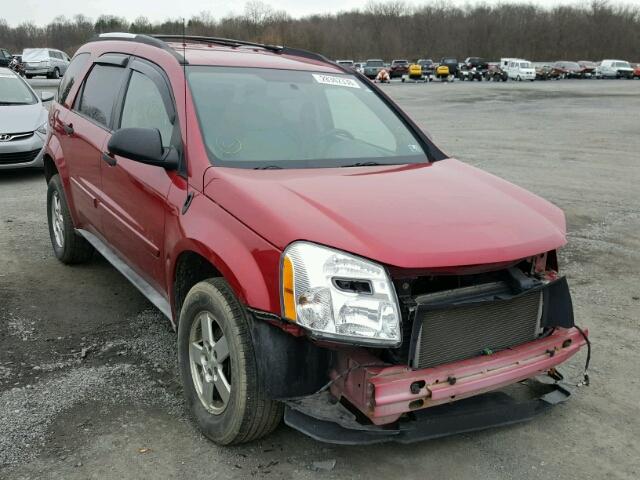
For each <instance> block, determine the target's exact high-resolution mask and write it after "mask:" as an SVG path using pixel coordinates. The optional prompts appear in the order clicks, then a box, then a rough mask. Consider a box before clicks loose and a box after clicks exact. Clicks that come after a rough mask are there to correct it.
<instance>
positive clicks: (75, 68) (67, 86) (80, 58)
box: [58, 53, 90, 104]
mask: <svg viewBox="0 0 640 480" xmlns="http://www.w3.org/2000/svg"><path fill="white" fill-rule="evenodd" d="M89 57H90V55H89V53H79V54H78V55H76V56H75V57H73V60H71V63H70V64H69V67H68V68H67V71H66V72H65V74H64V77H63V78H62V82H60V87H59V88H58V102H59V103H60V104H66V101H67V98H68V97H69V92H70V91H71V88H72V87H73V86H74V85H75V84H76V82H77V81H78V76H79V75H80V74H81V73H82V72H83V71H84V69H85V67H86V66H87V63H88V62H89Z"/></svg>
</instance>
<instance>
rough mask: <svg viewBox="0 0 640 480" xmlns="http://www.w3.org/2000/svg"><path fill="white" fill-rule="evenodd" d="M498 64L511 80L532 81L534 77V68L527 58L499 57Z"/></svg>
mask: <svg viewBox="0 0 640 480" xmlns="http://www.w3.org/2000/svg"><path fill="white" fill-rule="evenodd" d="M500 66H501V68H502V70H504V71H505V72H506V73H507V77H508V78H509V79H511V80H517V81H519V82H520V81H522V80H529V81H531V82H533V81H534V80H535V79H536V69H535V68H533V65H532V64H531V62H530V61H529V60H523V59H522V58H501V59H500Z"/></svg>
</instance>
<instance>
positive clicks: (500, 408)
mask: <svg viewBox="0 0 640 480" xmlns="http://www.w3.org/2000/svg"><path fill="white" fill-rule="evenodd" d="M529 383H530V385H529V386H528V387H529V388H532V389H533V390H542V391H545V392H546V393H541V394H539V395H537V396H534V397H533V398H529V399H526V400H522V399H518V398H517V395H510V394H508V393H506V392H502V391H498V392H489V393H485V394H482V395H478V396H476V397H472V398H467V399H464V400H460V401H458V402H454V403H450V404H447V405H441V406H438V407H434V408H427V409H424V410H420V411H418V412H415V413H413V414H412V417H413V418H412V419H411V420H407V421H400V422H397V424H396V425H394V426H393V427H392V428H389V427H386V426H384V427H383V426H376V425H360V424H359V423H358V422H356V420H355V416H354V415H353V414H352V413H351V412H349V410H347V409H346V408H345V407H344V406H342V405H341V404H340V403H337V404H335V405H333V406H332V408H334V409H335V410H334V412H333V414H329V412H328V411H327V409H328V408H329V407H326V408H324V409H321V410H320V412H319V411H318V410H315V409H314V410H309V409H308V408H306V407H308V406H309V404H307V405H300V404H297V403H296V402H295V401H293V402H292V401H289V402H287V406H286V409H285V415H284V421H285V423H286V424H287V425H289V426H290V427H292V428H295V429H296V430H298V431H300V432H302V433H304V434H306V435H308V436H310V437H312V438H314V439H316V440H319V441H321V442H327V443H334V444H339V445H367V444H374V443H384V442H397V443H413V442H419V441H424V440H431V439H436V438H440V437H445V436H449V435H455V434H459V433H465V432H472V431H476V430H483V429H486V428H491V427H499V426H506V425H511V424H514V423H519V422H524V421H527V420H530V419H531V418H533V417H534V416H536V415H538V414H540V413H542V412H544V411H546V410H547V409H548V408H549V407H551V406H552V405H555V404H558V403H561V402H563V401H565V400H566V399H567V398H569V396H570V395H571V393H570V391H569V390H568V389H566V388H564V387H563V386H561V385H559V384H543V383H542V382H538V381H530V382H529ZM320 395H322V394H320ZM317 401H322V402H324V403H325V405H328V399H327V398H326V397H322V398H318V399H317Z"/></svg>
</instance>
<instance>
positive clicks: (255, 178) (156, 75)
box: [44, 34, 588, 444]
mask: <svg viewBox="0 0 640 480" xmlns="http://www.w3.org/2000/svg"><path fill="white" fill-rule="evenodd" d="M58 98H59V99H58V102H59V103H56V104H55V105H54V106H53V108H52V109H51V112H50V117H49V121H50V125H51V128H50V135H49V138H48V141H47V145H46V150H45V156H44V161H45V172H46V179H47V182H48V194H47V205H48V210H47V212H48V219H49V230H50V234H51V241H52V244H53V249H54V252H55V255H56V256H57V258H58V259H59V260H60V261H62V262H63V263H66V264H74V263H79V262H85V261H88V260H89V259H90V258H91V257H92V254H93V252H94V251H95V250H97V251H98V252H99V253H100V254H101V255H102V256H104V257H105V258H106V259H108V260H109V261H110V262H111V263H112V264H113V265H114V266H115V267H116V268H117V269H118V270H120V272H122V274H123V275H124V276H125V277H127V278H128V279H129V280H130V281H131V282H132V283H133V284H134V285H135V286H136V287H137V288H138V289H140V291H141V292H142V293H143V294H144V295H146V296H147V297H148V298H149V300H150V301H151V302H153V303H154V304H155V305H156V306H157V307H158V308H159V309H160V310H161V311H162V312H163V313H164V314H165V315H166V316H167V317H168V318H169V320H170V321H171V322H172V324H173V326H174V327H175V328H176V329H177V341H178V346H179V348H178V352H179V364H180V374H181V377H182V381H183V384H184V392H185V396H186V401H187V405H188V408H189V409H190V411H191V412H192V414H193V417H194V419H195V421H196V423H197V424H198V426H199V427H200V428H201V429H202V431H203V432H204V434H205V435H206V436H207V437H209V438H210V439H212V440H214V441H215V442H218V443H220V444H231V443H239V442H245V441H249V440H252V439H255V438H258V437H260V436H263V435H265V434H267V433H269V432H270V431H272V430H273V429H274V428H275V427H276V426H277V425H278V423H279V422H280V421H281V419H282V417H283V415H284V420H285V422H286V423H287V424H288V425H290V426H291V427H293V428H296V429H298V430H300V431H302V432H304V433H306V434H308V435H311V436H312V437H314V438H317V439H320V440H324V441H329V442H336V443H371V442H382V441H388V440H392V441H399V442H410V441H415V440H420V439H426V438H434V437H439V436H442V435H445V434H451V433H456V432H462V431H468V430H475V429H479V428H485V427H489V426H495V425H501V424H507V423H513V422H516V421H519V420H525V419H528V418H530V417H531V416H532V415H533V414H535V413H537V412H539V411H541V410H543V409H544V408H545V407H546V406H548V405H551V404H554V403H557V402H559V401H562V400H564V399H565V398H567V396H568V395H569V393H568V391H567V390H566V389H565V388H564V387H562V386H561V385H560V384H559V383H554V380H552V379H555V380H557V379H559V376H558V375H559V374H558V373H557V371H556V370H555V367H556V366H557V365H558V364H560V363H562V362H564V361H565V360H567V359H568V358H569V357H571V356H572V355H574V354H575V353H576V352H577V351H578V350H579V349H580V348H581V347H582V346H583V345H585V343H587V344H588V340H587V336H586V333H584V332H583V331H582V330H580V329H579V328H578V327H576V326H575V325H574V319H573V313H572V306H571V297H570V294H569V290H568V286H567V282H566V279H565V278H564V277H562V276H560V275H559V274H558V265H557V255H556V249H558V248H560V247H561V246H563V245H564V244H565V242H566V237H565V219H564V215H563V213H562V211H560V209H558V208H557V207H555V206H553V205H551V204H549V203H548V202H546V201H544V200H542V199H541V198H539V197H537V196H535V195H533V194H531V193H528V192H526V191H524V190H523V189H521V188H519V187H516V186H514V185H512V184H510V183H508V182H506V181H504V180H500V179H499V178H496V177H494V176H492V175H490V174H488V173H485V172H483V171H481V170H478V169H476V168H474V167H471V166H469V165H467V164H465V163H462V162H460V161H458V160H455V159H453V158H448V157H447V156H446V155H445V154H444V153H443V152H442V151H441V150H440V149H439V148H438V147H436V146H435V145H434V144H433V143H432V141H431V140H430V139H429V138H428V137H427V136H426V135H425V134H424V133H423V132H422V131H421V130H420V129H419V128H418V127H417V126H416V125H415V124H414V123H413V122H412V121H411V119H410V118H409V117H408V116H407V115H406V114H405V113H403V112H402V110H400V108H398V106H397V105H395V104H394V103H393V101H391V100H390V99H389V98H388V97H387V96H386V95H385V94H384V93H383V92H382V91H381V90H380V89H379V88H378V87H376V86H375V85H373V84H372V83H371V82H370V81H368V80H367V79H366V78H365V77H364V76H362V75H360V74H358V73H356V72H354V71H353V70H352V69H348V68H343V67H341V66H339V65H337V64H335V63H333V62H330V61H328V60H327V59H326V58H324V57H323V56H321V55H317V54H313V53H310V52H306V51H302V50H296V49H291V48H283V47H276V46H270V45H259V44H252V43H248V42H242V41H236V40H228V39H218V38H205V37H177V36H159V37H150V36H145V35H130V34H106V35H101V36H100V37H98V38H96V39H95V40H94V41H91V42H90V43H88V44H86V45H84V46H83V47H82V48H80V49H79V50H78V52H77V53H76V55H75V57H74V59H73V61H72V62H71V65H70V67H69V70H68V72H67V74H66V75H65V76H64V79H63V80H62V83H61V85H60V91H59V97H58ZM544 374H549V375H550V376H551V377H552V379H550V380H551V381H548V382H542V381H539V380H534V377H536V376H539V375H544ZM541 378H549V377H548V376H546V377H541ZM527 379H528V380H529V381H528V383H529V384H530V386H534V387H535V388H534V389H532V390H527V392H528V396H526V397H523V396H521V395H520V393H518V392H514V391H515V390H518V389H519V388H525V386H524V385H523V381H524V380H527ZM505 387H508V388H506V389H505ZM516 393H518V394H517V395H516Z"/></svg>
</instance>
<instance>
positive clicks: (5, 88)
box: [0, 68, 53, 170]
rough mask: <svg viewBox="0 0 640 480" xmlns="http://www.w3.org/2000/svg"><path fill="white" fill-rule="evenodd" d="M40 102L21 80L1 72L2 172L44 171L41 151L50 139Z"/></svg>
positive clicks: (45, 98) (49, 95) (48, 95)
mask: <svg viewBox="0 0 640 480" xmlns="http://www.w3.org/2000/svg"><path fill="white" fill-rule="evenodd" d="M51 100H53V94H52V93H46V92H43V93H42V95H41V98H40V97H38V96H37V95H36V93H35V92H34V91H33V89H32V88H31V87H30V86H29V85H28V84H27V82H25V81H24V80H23V79H22V77H20V76H19V75H18V74H16V73H14V72H13V71H12V70H9V69H8V68H0V170H2V169H7V168H24V167H42V150H43V146H44V142H45V139H46V137H47V111H46V110H45V109H44V107H43V106H42V102H43V101H45V102H48V101H51Z"/></svg>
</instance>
